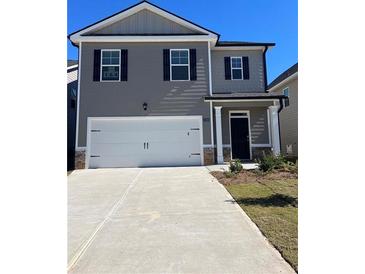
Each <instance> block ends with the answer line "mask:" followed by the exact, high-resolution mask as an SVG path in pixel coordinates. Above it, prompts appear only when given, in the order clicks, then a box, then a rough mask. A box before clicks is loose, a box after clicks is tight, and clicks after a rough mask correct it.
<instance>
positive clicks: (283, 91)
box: [282, 87, 290, 98]
mask: <svg viewBox="0 0 365 274" xmlns="http://www.w3.org/2000/svg"><path fill="white" fill-rule="evenodd" d="M286 89H287V90H288V95H285V90H286ZM289 91H290V89H289V87H285V88H283V90H282V93H283V95H285V96H287V97H288V98H289V97H290V93H289Z"/></svg>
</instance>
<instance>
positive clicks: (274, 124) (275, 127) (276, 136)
mask: <svg viewBox="0 0 365 274" xmlns="http://www.w3.org/2000/svg"><path fill="white" fill-rule="evenodd" d="M269 110H270V119H271V135H272V149H273V152H274V154H275V155H278V154H280V133H279V114H278V110H279V106H270V107H269Z"/></svg>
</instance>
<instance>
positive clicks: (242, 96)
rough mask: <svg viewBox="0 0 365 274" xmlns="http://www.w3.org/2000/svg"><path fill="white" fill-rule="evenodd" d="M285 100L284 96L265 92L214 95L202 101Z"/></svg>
mask: <svg viewBox="0 0 365 274" xmlns="http://www.w3.org/2000/svg"><path fill="white" fill-rule="evenodd" d="M284 98H287V97H286V96H285V95H281V94H280V95H274V94H272V93H266V92H249V93H248V92H245V93H242V92H235V93H214V94H213V95H211V96H205V97H204V101H223V100H232V101H234V100H265V99H273V100H280V99H284Z"/></svg>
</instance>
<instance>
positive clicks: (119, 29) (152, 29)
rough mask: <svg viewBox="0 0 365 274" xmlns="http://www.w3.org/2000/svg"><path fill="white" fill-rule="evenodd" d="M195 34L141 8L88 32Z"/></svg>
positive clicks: (99, 33) (193, 31) (110, 33)
mask: <svg viewBox="0 0 365 274" xmlns="http://www.w3.org/2000/svg"><path fill="white" fill-rule="evenodd" d="M156 33H158V34H171V33H176V34H196V33H199V32H197V31H195V30H191V29H189V28H186V27H184V26H182V25H179V24H177V23H175V22H173V21H171V20H168V19H166V18H164V17H162V16H160V15H158V14H156V13H154V12H152V11H148V10H142V11H140V12H138V13H136V14H133V15H131V16H129V17H127V18H125V19H124V20H121V21H118V22H116V23H113V24H111V25H109V26H107V27H104V28H102V29H100V30H97V31H93V32H90V33H88V34H93V35H102V34H109V35H115V34H123V35H125V34H156Z"/></svg>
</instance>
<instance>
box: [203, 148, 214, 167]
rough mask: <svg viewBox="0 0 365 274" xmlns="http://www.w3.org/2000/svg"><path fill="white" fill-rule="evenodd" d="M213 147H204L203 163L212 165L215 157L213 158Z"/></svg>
mask: <svg viewBox="0 0 365 274" xmlns="http://www.w3.org/2000/svg"><path fill="white" fill-rule="evenodd" d="M214 152H215V151H214V148H211V147H206V148H204V165H206V166H208V165H214V164H215V159H214V154H215V153H214Z"/></svg>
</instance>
